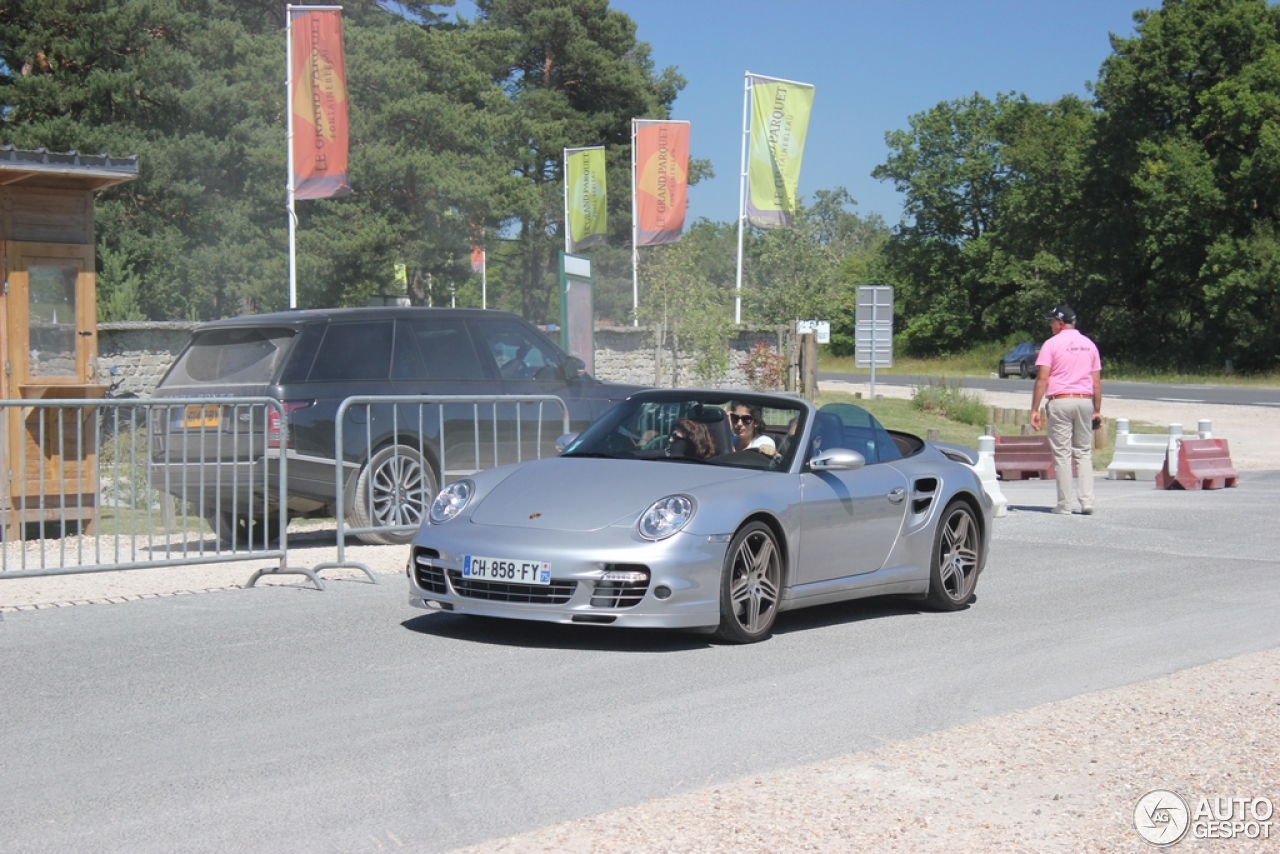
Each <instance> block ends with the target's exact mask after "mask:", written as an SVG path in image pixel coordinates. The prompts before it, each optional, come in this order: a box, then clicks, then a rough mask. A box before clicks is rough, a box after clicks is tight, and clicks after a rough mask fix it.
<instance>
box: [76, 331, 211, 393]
mask: <svg viewBox="0 0 1280 854" xmlns="http://www.w3.org/2000/svg"><path fill="white" fill-rule="evenodd" d="M195 325H196V324H194V323H192V322H189V321H180V320H174V321H156V322H152V321H128V322H125V321H122V322H118V323H99V324H98V382H100V383H112V382H114V381H116V380H121V383H120V386H119V389H118V392H132V393H133V394H136V395H138V396H139V397H147V396H148V395H150V394H151V391H152V389H154V388H155V387H156V386H157V385H158V384H159V383H160V378H161V377H163V376H164V374H165V371H167V370H169V366H170V365H172V364H173V360H174V359H175V358H177V356H178V354H179V353H180V352H182V348H183V347H184V346H186V343H187V339H188V338H190V337H191V330H192V329H193V328H194V327H195ZM112 369H115V371H116V373H115V374H114V375H113V374H112V373H111V371H112Z"/></svg>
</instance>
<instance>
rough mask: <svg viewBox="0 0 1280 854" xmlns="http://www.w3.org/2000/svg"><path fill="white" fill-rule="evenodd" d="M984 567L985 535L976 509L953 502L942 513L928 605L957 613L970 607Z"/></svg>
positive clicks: (962, 503) (934, 544)
mask: <svg viewBox="0 0 1280 854" xmlns="http://www.w3.org/2000/svg"><path fill="white" fill-rule="evenodd" d="M980 566H982V532H981V531H980V530H979V528H978V521H977V519H976V518H975V517H974V515H973V509H972V508H971V507H969V505H968V504H966V503H965V502H963V501H953V502H951V503H950V504H948V505H947V509H946V510H944V511H942V519H941V521H939V523H938V531H937V533H936V534H934V537H933V556H932V558H931V559H930V561H929V596H928V603H929V605H930V606H931V607H933V608H935V609H936V610H939V611H958V610H960V609H961V608H964V607H965V606H967V605H968V604H969V600H971V599H972V598H973V589H974V587H976V586H977V584H978V567H980Z"/></svg>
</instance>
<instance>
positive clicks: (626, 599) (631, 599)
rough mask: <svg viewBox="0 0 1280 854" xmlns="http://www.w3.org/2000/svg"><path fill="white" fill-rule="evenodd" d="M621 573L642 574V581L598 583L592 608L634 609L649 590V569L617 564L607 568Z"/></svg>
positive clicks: (592, 599) (592, 600) (640, 566)
mask: <svg viewBox="0 0 1280 854" xmlns="http://www.w3.org/2000/svg"><path fill="white" fill-rule="evenodd" d="M605 568H606V569H607V570H616V571H619V572H636V571H638V572H641V573H642V574H643V575H644V579H643V580H640V581H597V582H596V586H595V590H593V591H592V593H591V607H592V608H634V607H635V606H636V605H639V604H640V600H641V599H643V598H644V594H645V593H647V592H648V590H649V567H647V566H643V565H641V564H629V563H627V564H616V565H610V566H607V567H605Z"/></svg>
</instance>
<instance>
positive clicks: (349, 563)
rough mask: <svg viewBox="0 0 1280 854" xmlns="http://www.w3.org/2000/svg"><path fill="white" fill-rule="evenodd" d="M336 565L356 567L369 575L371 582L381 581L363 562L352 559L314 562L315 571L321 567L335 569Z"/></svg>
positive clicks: (377, 582)
mask: <svg viewBox="0 0 1280 854" xmlns="http://www.w3.org/2000/svg"><path fill="white" fill-rule="evenodd" d="M338 567H344V568H346V569H358V570H360V571H361V572H363V573H364V574H365V575H367V576H369V581H370V582H372V583H373V584H381V583H382V582H381V581H379V580H378V576H376V575H374V574H373V570H371V569H369V567H367V566H365V565H364V564H362V563H357V562H356V561H353V560H352V561H330V562H328V563H318V564H316V571H317V572H319V571H320V570H322V569H336V568H338Z"/></svg>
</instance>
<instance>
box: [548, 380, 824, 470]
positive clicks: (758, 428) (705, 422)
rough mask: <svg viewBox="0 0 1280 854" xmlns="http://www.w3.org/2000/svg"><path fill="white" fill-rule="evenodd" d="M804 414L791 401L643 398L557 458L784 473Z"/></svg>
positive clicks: (679, 395) (680, 395)
mask: <svg viewBox="0 0 1280 854" xmlns="http://www.w3.org/2000/svg"><path fill="white" fill-rule="evenodd" d="M805 411H806V410H805V408H804V406H803V405H802V404H801V403H799V402H796V403H794V404H793V403H791V402H789V401H787V400H786V399H780V398H777V397H766V396H762V395H752V394H744V395H739V396H732V395H730V394H728V393H714V394H708V393H705V392H700V393H684V392H678V391H669V392H663V393H660V394H649V393H646V394H645V395H639V396H636V397H632V398H630V399H628V400H626V401H623V402H622V403H620V404H618V405H617V406H616V407H614V408H613V409H611V410H610V411H609V412H608V413H606V414H605V416H604V417H603V418H601V419H600V420H599V421H597V422H596V423H595V424H593V425H592V426H591V427H590V428H588V429H587V431H586V432H585V433H583V434H582V435H581V436H579V437H578V438H577V439H576V440H575V441H574V442H573V443H572V444H571V445H570V446H569V447H568V448H567V449H566V450H565V453H564V456H570V457H584V456H589V457H609V458H613V459H637V460H661V461H665V462H675V463H686V464H698V465H720V466H731V467H735V468H754V469H768V470H774V471H785V470H787V469H788V468H790V466H791V461H792V459H793V458H794V457H795V455H796V451H797V448H798V447H799V445H800V442H799V439H798V437H799V436H800V435H801V434H802V433H803V430H804V426H805V425H804V418H805Z"/></svg>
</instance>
